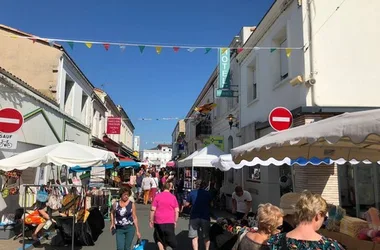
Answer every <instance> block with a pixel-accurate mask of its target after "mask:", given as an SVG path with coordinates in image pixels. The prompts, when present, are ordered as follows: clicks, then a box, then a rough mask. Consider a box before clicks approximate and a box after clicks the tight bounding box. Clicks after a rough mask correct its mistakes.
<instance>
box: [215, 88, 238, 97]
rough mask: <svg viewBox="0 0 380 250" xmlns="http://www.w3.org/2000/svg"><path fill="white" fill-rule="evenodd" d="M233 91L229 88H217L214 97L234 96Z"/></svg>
mask: <svg viewBox="0 0 380 250" xmlns="http://www.w3.org/2000/svg"><path fill="white" fill-rule="evenodd" d="M234 92H235V91H233V90H231V89H217V90H216V97H236V96H234Z"/></svg>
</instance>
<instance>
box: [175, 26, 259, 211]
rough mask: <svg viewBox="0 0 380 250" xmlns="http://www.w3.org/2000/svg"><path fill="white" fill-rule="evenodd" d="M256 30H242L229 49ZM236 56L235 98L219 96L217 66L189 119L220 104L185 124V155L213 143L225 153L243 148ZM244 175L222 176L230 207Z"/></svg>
mask: <svg viewBox="0 0 380 250" xmlns="http://www.w3.org/2000/svg"><path fill="white" fill-rule="evenodd" d="M254 30H255V27H243V28H242V29H241V31H240V33H239V34H238V35H237V36H235V37H234V39H233V40H232V42H231V44H230V47H233V48H237V47H241V46H242V45H243V44H244V43H245V42H246V41H247V40H248V38H249V36H250V35H251V34H252V32H253V31H254ZM237 55H238V53H237V50H232V51H231V53H230V71H229V73H230V77H231V82H230V84H231V89H232V90H234V91H235V93H234V97H218V96H217V91H218V88H219V66H217V67H216V68H215V69H214V71H213V73H212V74H211V76H210V78H209V79H208V81H207V82H206V84H205V86H204V87H203V89H202V91H201V93H200V94H199V96H198V98H197V99H196V101H195V102H194V104H193V105H192V107H191V108H190V110H189V112H188V114H187V116H186V117H194V116H195V115H196V111H195V110H194V109H195V108H196V107H200V106H202V105H204V104H207V103H215V104H216V105H217V106H216V107H215V108H214V109H213V110H212V111H211V112H210V113H209V114H208V115H207V116H206V118H203V119H201V120H194V119H187V120H186V121H185V124H186V125H185V129H184V130H185V131H186V134H185V137H184V142H182V144H184V145H185V146H186V147H185V152H186V155H190V154H191V153H193V152H194V151H196V150H200V149H202V148H203V147H204V146H206V145H207V144H208V143H212V142H214V144H216V146H218V147H219V148H220V149H221V150H223V151H224V152H225V153H226V154H228V153H229V152H230V149H231V148H233V147H236V146H238V145H240V138H239V136H240V134H239V131H240V130H239V127H240V124H239V121H240V119H239V117H240V104H239V102H240V101H239V99H240V96H239V86H240V67H239V63H238V61H237V60H236V56H237ZM229 116H231V117H232V118H233V120H232V124H231V126H230V124H229V119H227V118H228V117H229ZM177 127H178V125H177ZM177 127H176V128H175V129H174V131H173V134H172V137H173V135H175V134H176V133H175V132H176V131H177V129H178V128H177ZM173 138H175V137H173ZM216 141H218V143H216ZM241 173H242V171H241V170H231V171H228V172H225V173H221V175H222V179H223V180H222V181H221V183H219V185H221V186H222V191H223V192H224V193H225V194H226V196H227V203H228V204H230V197H231V194H232V192H233V190H234V188H235V186H236V185H242V183H243V179H242V175H241ZM219 174H220V173H219Z"/></svg>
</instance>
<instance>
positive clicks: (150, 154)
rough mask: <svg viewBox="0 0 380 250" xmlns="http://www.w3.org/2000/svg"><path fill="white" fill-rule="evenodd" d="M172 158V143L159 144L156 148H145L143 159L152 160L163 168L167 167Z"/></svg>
mask: <svg viewBox="0 0 380 250" xmlns="http://www.w3.org/2000/svg"><path fill="white" fill-rule="evenodd" d="M171 158H172V148H171V145H164V144H159V145H158V146H157V147H156V148H154V149H144V150H143V152H142V159H143V160H148V161H149V162H152V164H153V165H155V166H157V167H159V168H162V167H166V163H167V162H168V161H170V160H171Z"/></svg>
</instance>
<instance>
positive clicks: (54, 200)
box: [46, 189, 62, 210]
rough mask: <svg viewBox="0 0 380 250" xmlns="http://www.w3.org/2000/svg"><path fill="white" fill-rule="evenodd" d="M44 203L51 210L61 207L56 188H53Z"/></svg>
mask: <svg viewBox="0 0 380 250" xmlns="http://www.w3.org/2000/svg"><path fill="white" fill-rule="evenodd" d="M46 205H47V206H48V207H50V208H51V209H53V210H58V209H60V208H61V207H62V203H61V196H60V195H59V193H58V190H57V189H53V191H52V192H51V194H50V196H49V200H48V202H47V203H46Z"/></svg>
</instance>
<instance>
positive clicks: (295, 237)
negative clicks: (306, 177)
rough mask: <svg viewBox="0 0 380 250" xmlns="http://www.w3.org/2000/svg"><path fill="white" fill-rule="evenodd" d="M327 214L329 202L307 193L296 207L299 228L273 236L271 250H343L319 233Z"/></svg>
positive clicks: (301, 196)
mask: <svg viewBox="0 0 380 250" xmlns="http://www.w3.org/2000/svg"><path fill="white" fill-rule="evenodd" d="M326 214H327V202H326V200H325V199H323V198H322V196H321V195H319V194H313V193H311V192H309V191H305V192H303V193H302V194H301V195H300V198H299V200H298V202H297V204H296V206H295V218H296V221H297V222H298V224H297V226H296V227H295V228H294V229H293V230H292V231H290V232H288V233H280V234H277V235H273V236H272V237H271V239H270V240H269V241H268V243H269V245H270V249H271V250H288V249H324V250H343V249H344V247H343V246H342V245H340V244H339V243H338V242H337V241H335V240H332V239H328V238H326V237H324V236H322V235H320V234H318V233H317V231H318V230H319V229H320V228H321V227H322V224H323V222H324V220H325V217H326Z"/></svg>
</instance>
